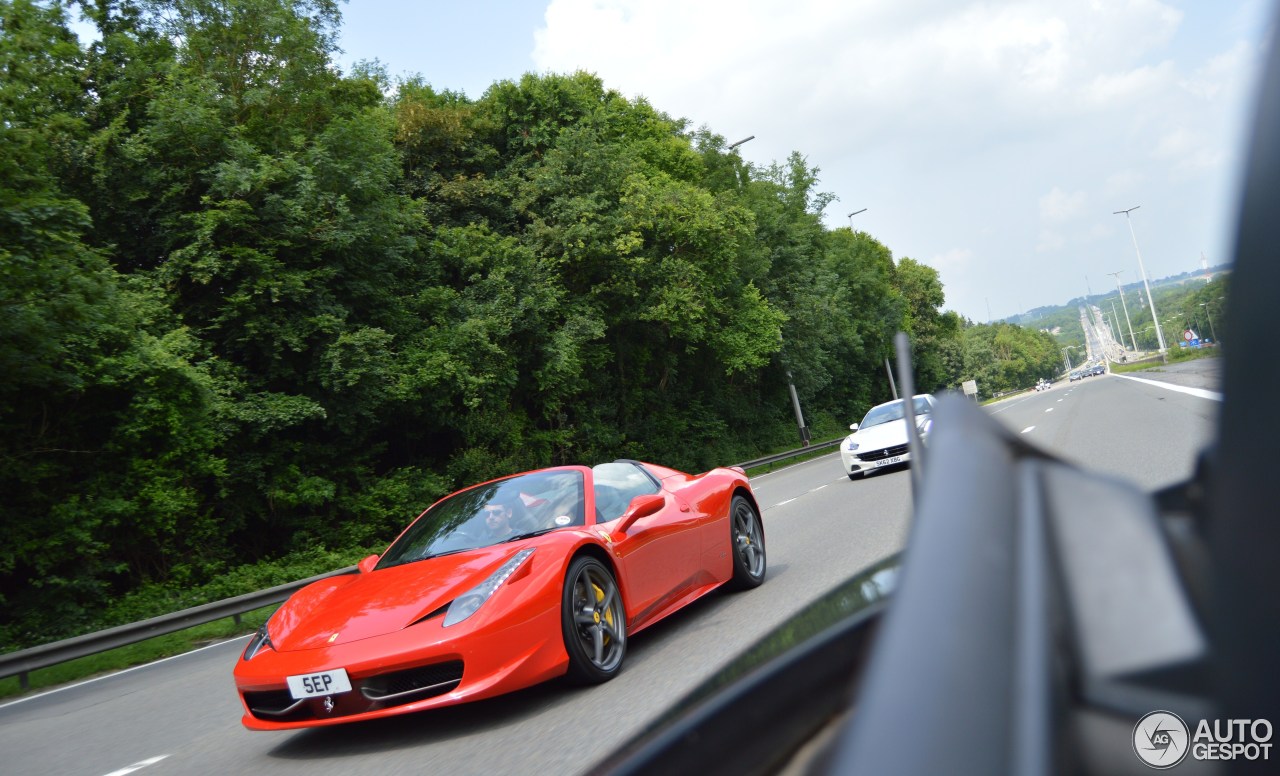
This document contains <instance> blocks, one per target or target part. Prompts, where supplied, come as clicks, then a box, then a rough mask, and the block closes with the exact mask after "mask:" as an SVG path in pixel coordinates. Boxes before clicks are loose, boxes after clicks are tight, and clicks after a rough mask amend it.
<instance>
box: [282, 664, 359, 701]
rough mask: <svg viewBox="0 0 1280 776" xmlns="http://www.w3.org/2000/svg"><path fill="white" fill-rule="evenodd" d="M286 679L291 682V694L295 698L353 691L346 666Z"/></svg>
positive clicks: (300, 698)
mask: <svg viewBox="0 0 1280 776" xmlns="http://www.w3.org/2000/svg"><path fill="white" fill-rule="evenodd" d="M286 681H287V682H289V694H290V695H292V696H293V698H294V700H302V699H303V698H314V697H316V696H318V695H336V694H338V693H340V692H351V680H350V679H349V678H347V669H345V668H335V669H333V670H332V671H317V672H316V673H314V674H300V675H298V676H290V677H288V678H287V679H286Z"/></svg>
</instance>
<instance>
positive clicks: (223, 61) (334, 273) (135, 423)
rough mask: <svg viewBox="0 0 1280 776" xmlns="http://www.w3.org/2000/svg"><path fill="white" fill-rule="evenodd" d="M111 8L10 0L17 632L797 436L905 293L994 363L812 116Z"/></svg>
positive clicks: (41, 633) (918, 332)
mask: <svg viewBox="0 0 1280 776" xmlns="http://www.w3.org/2000/svg"><path fill="white" fill-rule="evenodd" d="M85 13H86V15H87V16H88V17H89V18H91V19H92V20H93V22H94V23H95V24H97V26H98V27H99V30H100V32H101V38H100V40H98V41H96V42H95V43H93V44H92V45H91V46H90V47H89V48H88V49H87V50H82V49H81V48H80V46H79V44H78V43H77V41H76V39H75V37H74V36H73V35H71V33H70V32H69V31H68V30H67V27H66V22H67V20H66V13H65V11H64V9H63V7H62V6H61V5H59V4H56V3H55V4H49V5H40V4H33V3H31V2H27V0H0V22H2V23H3V25H4V26H3V37H0V71H2V72H3V73H4V74H5V77H4V79H2V80H0V107H2V108H3V110H4V120H3V121H0V328H2V330H3V331H2V333H3V336H0V460H3V462H4V464H5V466H4V467H3V469H2V470H0V489H2V490H3V492H4V493H5V494H6V498H5V499H4V501H3V507H0V508H2V509H3V510H4V515H3V516H4V520H5V526H6V528H7V530H6V532H5V536H4V538H3V540H2V543H0V596H3V601H2V602H0V603H3V606H4V611H5V620H4V622H3V623H0V638H2V639H3V641H4V643H5V644H6V645H12V646H14V647H17V646H22V645H30V644H34V643H38V642H41V641H47V640H51V639H55V638H58V637H61V636H65V635H70V634H72V633H75V632H78V631H81V630H84V629H86V628H92V627H99V626H102V625H105V624H110V623H114V622H119V621H124V620H128V619H134V618H138V617H143V616H148V615H149V614H153V613H158V612H159V611H161V610H167V609H170V608H178V607H182V606H187V605H191V604H192V603H194V602H197V601H200V600H205V599H209V598H217V597H222V596H223V595H230V594H233V593H234V592H244V588H246V587H247V588H250V589H256V588H257V587H262V586H266V585H269V584H274V583H276V582H279V581H285V579H286V578H288V579H292V578H296V577H298V576H306V575H307V574H309V573H314V572H315V571H319V570H323V569H324V568H328V567H332V566H334V565H343V564H345V563H348V562H351V561H352V560H354V557H353V555H355V554H358V553H357V552H356V551H353V550H352V549H351V548H357V547H366V548H367V547H378V546H381V545H383V544H385V543H386V542H387V541H389V540H390V539H391V538H392V537H393V536H394V535H395V533H396V532H397V531H398V530H399V529H400V528H401V527H402V526H403V525H404V524H405V523H406V522H407V521H408V520H410V519H412V518H413V517H414V516H415V515H416V514H418V513H419V512H420V511H421V510H422V509H424V508H425V507H427V506H428V505H429V504H431V503H432V502H433V501H435V500H436V499H438V498H439V497H440V496H442V495H444V494H446V493H448V492H450V491H451V490H453V489H455V488H457V487H460V486H463V485H466V484H469V483H472V482H475V481H477V480H482V479H488V478H492V477H496V476H500V475H503V474H508V473H511V472H513V471H517V470H523V469H531V468H536V467H540V466H545V465H549V464H557V463H570V462H572V463H588V464H590V463H594V462H596V461H598V460H602V459H604V460H607V459H613V458H618V457H632V458H641V459H648V460H654V461H657V462H660V463H663V464H666V465H671V466H676V467H679V468H684V469H689V470H695V471H697V470H704V469H707V468H710V467H712V466H715V465H722V464H727V463H732V462H734V461H740V460H745V459H749V458H753V457H756V456H758V455H759V454H761V452H762V451H765V450H776V449H779V448H786V447H792V446H794V445H795V444H796V429H795V427H794V421H793V420H792V415H791V402H790V397H789V392H788V382H789V380H794V383H795V385H796V388H797V390H798V392H799V395H800V398H801V401H802V403H803V406H804V409H805V412H806V414H807V417H808V419H809V425H810V426H811V428H813V429H814V434H815V436H834V435H838V434H840V433H842V430H843V429H844V427H845V426H846V425H847V423H848V422H849V419H850V418H853V417H857V416H858V415H860V414H861V413H862V412H863V411H865V409H866V408H867V407H868V406H870V405H871V404H874V403H877V402H879V401H884V400H886V399H887V398H888V396H889V387H888V383H887V380H886V379H885V376H884V370H883V362H884V359H885V358H886V357H888V356H889V355H890V354H891V345H890V341H891V337H892V335H893V333H894V332H896V331H898V330H899V329H904V328H905V329H906V330H907V331H910V332H911V333H912V334H913V337H914V341H915V353H916V357H917V370H918V373H919V374H918V382H919V384H920V385H921V387H922V389H929V388H931V387H933V386H941V385H944V384H947V383H948V381H949V379H950V378H951V377H953V376H955V375H956V374H957V371H958V370H959V369H960V368H961V367H963V366H965V365H967V364H969V363H971V359H970V358H969V354H968V348H967V343H968V339H967V338H963V337H962V336H961V325H960V321H959V319H958V318H957V317H956V316H954V315H953V314H948V313H942V312H941V311H940V308H941V305H942V304H943V293H942V287H941V284H940V283H939V281H938V277H937V274H936V272H934V271H933V270H932V269H930V268H928V267H926V266H924V265H922V264H919V263H917V262H914V261H912V260H910V259H904V260H902V261H901V262H899V264H898V265H897V266H895V265H894V261H893V257H892V254H891V253H890V251H889V249H888V248H887V247H886V246H884V245H882V244H880V243H878V242H877V241H875V240H874V239H872V238H871V237H869V236H868V235H866V234H863V233H853V232H851V231H849V230H846V229H837V230H828V229H826V228H825V227H824V226H823V224H822V222H821V219H820V213H821V212H822V210H823V208H824V207H825V206H826V205H827V204H828V203H829V202H830V201H831V195H830V194H827V193H824V192H822V191H821V190H820V188H819V175H818V173H819V171H818V170H817V169H815V168H812V167H810V166H809V165H808V164H807V162H806V161H805V159H804V158H803V157H802V156H801V155H799V154H793V155H791V156H790V157H789V158H788V159H787V160H786V161H785V163H782V164H774V165H770V166H768V167H763V168H757V167H753V166H750V165H745V164H743V163H742V161H741V159H740V158H739V157H738V156H737V155H735V154H726V153H725V143H724V139H723V138H721V137H719V136H718V135H715V134H713V133H711V132H710V131H709V130H706V129H699V130H697V131H692V132H691V131H689V130H688V128H687V126H686V123H685V122H684V121H683V120H679V119H674V118H672V117H669V116H667V115H665V114H663V113H662V112H660V111H659V110H657V109H655V108H654V107H653V106H651V105H649V104H648V103H647V102H646V101H644V100H642V99H640V100H630V99H627V98H625V97H624V96H622V95H620V94H619V93H617V92H616V91H613V90H610V89H607V88H606V87H605V86H604V84H603V83H602V82H601V80H600V79H599V78H598V77H596V76H594V75H591V74H587V73H574V74H568V75H558V74H544V75H533V74H527V75H524V76H522V77H521V78H519V79H517V80H509V81H502V82H499V83H496V84H494V85H493V87H492V88H490V89H489V90H488V91H487V92H486V93H485V94H484V95H483V96H482V97H481V98H480V99H478V100H474V101H473V100H469V99H467V98H466V97H465V96H463V95H461V94H458V93H454V92H451V91H448V90H440V89H436V88H433V87H431V86H430V85H428V84H427V83H426V82H425V81H423V80H422V79H421V78H411V79H407V80H405V81H403V82H401V83H399V84H395V85H392V84H390V83H388V81H387V78H386V75H385V74H384V73H382V72H380V71H379V70H378V69H377V68H376V66H372V67H371V66H362V67H359V68H357V69H356V70H355V71H354V72H352V73H350V74H348V75H343V74H342V73H341V71H340V70H338V69H337V68H336V67H335V66H334V62H333V60H332V55H333V53H334V51H335V49H334V41H335V36H336V32H337V27H338V24H339V23H340V19H339V15H338V11H337V6H336V4H334V3H332V2H329V0H177V1H176V2H159V0H104V1H103V2H97V3H93V4H90V5H88V6H86V7H85ZM393 87H394V88H393ZM387 95H390V96H387ZM1006 339H1007V337H1006ZM986 347H988V348H991V349H992V352H1003V351H1001V349H1002V348H1003V350H1005V351H1009V352H1014V351H1017V352H1019V353H1021V350H1020V348H1021V345H1019V344H1018V343H1017V342H1014V343H1013V344H1009V343H1006V342H1004V340H1003V339H1002V340H1000V341H998V342H997V341H996V338H992V342H991V343H988V344H987V345H986ZM1022 349H1025V348H1022ZM1019 358H1020V359H1021V360H1022V361H1027V360H1028V358H1027V357H1023V356H1019ZM1006 360H1013V359H1012V357H1010V358H1009V359H1006ZM1030 360H1032V361H1034V359H1030ZM1032 368H1033V367H1031V366H1026V365H1024V366H1019V367H1017V368H1013V367H1010V368H1009V371H1010V374H1011V375H1012V374H1014V373H1016V374H1019V375H1021V374H1024V373H1026V372H1027V370H1028V369H1032ZM789 375H790V377H789ZM1009 379H1013V378H1012V377H1010V378H1009Z"/></svg>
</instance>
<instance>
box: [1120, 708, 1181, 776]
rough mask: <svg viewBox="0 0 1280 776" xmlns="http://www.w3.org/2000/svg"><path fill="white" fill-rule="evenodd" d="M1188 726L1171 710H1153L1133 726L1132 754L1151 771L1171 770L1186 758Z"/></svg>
mask: <svg viewBox="0 0 1280 776" xmlns="http://www.w3.org/2000/svg"><path fill="white" fill-rule="evenodd" d="M1190 743H1191V736H1190V734H1189V731H1188V730H1187V723H1185V722H1183V721H1182V718H1181V717H1179V716H1178V715H1177V714H1174V713H1173V712H1170V711H1153V712H1151V713H1150V714H1148V715H1146V716H1145V717H1143V718H1142V719H1140V720H1138V724H1136V725H1134V726H1133V752H1134V754H1136V755H1138V759H1139V760H1141V761H1142V762H1144V763H1146V764H1147V765H1150V766H1151V767H1152V768H1160V769H1164V768H1172V767H1173V766H1175V765H1177V764H1178V763H1180V762H1182V758H1184V757H1186V756H1187V749H1188V747H1189V744H1190Z"/></svg>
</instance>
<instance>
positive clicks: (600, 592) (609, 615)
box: [591, 582, 613, 644]
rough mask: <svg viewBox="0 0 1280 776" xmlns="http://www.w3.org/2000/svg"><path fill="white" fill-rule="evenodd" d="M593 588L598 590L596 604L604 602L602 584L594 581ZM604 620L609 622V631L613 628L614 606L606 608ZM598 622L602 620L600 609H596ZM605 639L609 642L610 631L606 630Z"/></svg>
mask: <svg viewBox="0 0 1280 776" xmlns="http://www.w3.org/2000/svg"><path fill="white" fill-rule="evenodd" d="M591 589H593V590H595V591H596V605H597V606H599V605H600V604H602V603H604V590H602V589H601V588H600V586H599V585H597V584H596V583H594V582H592V583H591ZM604 621H605V622H607V623H609V631H612V630H613V609H612V608H609V609H605V610H604ZM596 622H597V623H599V622H600V610H599V609H597V610H596ZM604 640H605V643H606V644H607V643H608V642H609V632H606V633H605V634H604Z"/></svg>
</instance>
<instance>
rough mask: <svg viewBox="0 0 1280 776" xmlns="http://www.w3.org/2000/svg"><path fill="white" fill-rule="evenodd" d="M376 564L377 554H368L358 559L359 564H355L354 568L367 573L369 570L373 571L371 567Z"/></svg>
mask: <svg viewBox="0 0 1280 776" xmlns="http://www.w3.org/2000/svg"><path fill="white" fill-rule="evenodd" d="M376 565H378V556H377V555H370V556H369V557H367V558H365V559H364V560H362V561H360V565H358V566H356V568H357V569H359V570H360V573H361V574H368V573H369V572H370V571H373V567H374V566H376Z"/></svg>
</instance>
